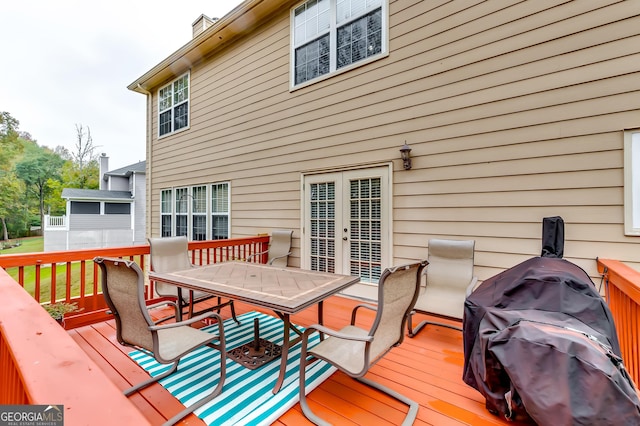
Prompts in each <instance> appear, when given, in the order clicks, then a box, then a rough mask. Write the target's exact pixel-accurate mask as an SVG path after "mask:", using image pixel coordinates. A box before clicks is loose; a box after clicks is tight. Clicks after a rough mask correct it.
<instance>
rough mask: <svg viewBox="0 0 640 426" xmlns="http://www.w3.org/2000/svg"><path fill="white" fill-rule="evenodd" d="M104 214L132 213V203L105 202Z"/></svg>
mask: <svg viewBox="0 0 640 426" xmlns="http://www.w3.org/2000/svg"><path fill="white" fill-rule="evenodd" d="M104 214H131V204H130V203H104Z"/></svg>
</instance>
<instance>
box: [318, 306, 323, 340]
mask: <svg viewBox="0 0 640 426" xmlns="http://www.w3.org/2000/svg"><path fill="white" fill-rule="evenodd" d="M318 324H320V325H324V303H323V301H322V300H321V301H320V302H318ZM323 340H324V333H320V341H323Z"/></svg>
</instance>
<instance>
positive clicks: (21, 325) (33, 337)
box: [0, 269, 149, 426]
mask: <svg viewBox="0 0 640 426" xmlns="http://www.w3.org/2000/svg"><path fill="white" fill-rule="evenodd" d="M0 300H2V301H3V302H2V309H0V379H1V380H0V405H44V406H45V407H46V406H48V405H62V406H63V407H62V408H63V409H64V410H63V411H64V424H65V425H68V426H71V425H85V424H92V425H107V424H108V425H113V424H118V425H120V424H122V425H134V424H135V425H148V424H149V422H148V421H147V420H146V419H145V417H144V416H143V415H142V414H141V413H140V412H139V411H138V409H137V408H136V407H135V406H134V405H133V404H132V403H131V402H130V401H129V400H128V399H127V398H126V397H125V396H124V395H123V394H122V392H121V391H120V390H119V389H118V388H117V387H116V386H115V385H114V384H113V382H112V381H111V380H110V379H109V378H108V377H107V376H106V375H105V374H104V373H103V372H102V370H101V369H100V368H99V367H98V366H97V365H96V364H95V363H94V362H93V361H92V360H91V359H90V358H89V357H88V355H87V354H86V353H85V352H84V351H82V349H80V347H79V346H78V345H77V344H76V342H75V341H74V340H73V338H72V337H71V336H70V335H69V334H68V333H67V332H66V331H65V330H64V329H63V328H62V327H60V326H59V325H58V323H56V322H55V321H54V320H53V319H52V318H51V317H50V316H49V315H48V314H47V313H46V312H45V310H44V309H42V307H40V305H39V304H38V303H37V302H36V301H35V300H34V299H33V297H31V296H30V295H29V294H27V293H26V292H25V291H24V290H23V289H22V288H21V287H20V286H19V285H18V284H17V283H16V282H15V280H14V279H12V278H11V277H10V276H9V275H8V274H7V273H6V272H5V271H4V270H2V269H0ZM18 423H19V422H18ZM16 424H17V423H16Z"/></svg>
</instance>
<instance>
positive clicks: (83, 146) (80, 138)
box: [71, 124, 97, 170]
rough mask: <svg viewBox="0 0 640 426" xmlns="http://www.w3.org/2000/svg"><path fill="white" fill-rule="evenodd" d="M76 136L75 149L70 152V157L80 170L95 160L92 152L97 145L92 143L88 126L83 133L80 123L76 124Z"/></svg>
mask: <svg viewBox="0 0 640 426" xmlns="http://www.w3.org/2000/svg"><path fill="white" fill-rule="evenodd" d="M76 137H77V140H76V145H75V149H76V150H75V151H74V152H72V153H71V157H72V160H73V162H74V163H76V164H77V165H78V168H79V169H80V170H82V169H83V168H84V167H85V166H86V165H87V164H88V163H90V162H91V161H96V160H97V158H96V156H95V154H94V151H95V150H96V148H97V147H96V146H94V145H93V139H92V138H91V129H90V128H89V127H88V126H87V132H86V133H85V131H84V129H83V128H82V124H76Z"/></svg>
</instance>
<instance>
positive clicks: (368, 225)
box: [349, 178, 382, 283]
mask: <svg viewBox="0 0 640 426" xmlns="http://www.w3.org/2000/svg"><path fill="white" fill-rule="evenodd" d="M349 186H350V188H349V198H350V208H349V229H350V247H349V248H350V256H349V265H350V274H351V275H358V276H360V279H361V280H362V281H364V282H370V283H377V282H378V280H379V279H380V274H381V270H382V238H381V227H382V222H381V215H380V210H381V198H380V196H381V180H380V178H366V179H356V180H351V181H350V183H349Z"/></svg>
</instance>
